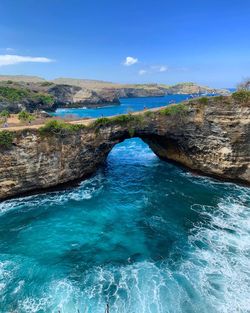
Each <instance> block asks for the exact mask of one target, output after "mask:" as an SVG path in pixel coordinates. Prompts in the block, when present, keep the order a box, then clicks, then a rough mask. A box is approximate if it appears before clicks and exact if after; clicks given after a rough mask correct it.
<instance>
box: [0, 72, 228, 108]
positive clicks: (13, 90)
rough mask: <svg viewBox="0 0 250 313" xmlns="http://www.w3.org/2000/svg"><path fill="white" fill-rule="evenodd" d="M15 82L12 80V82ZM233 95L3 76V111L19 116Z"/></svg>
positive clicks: (189, 87)
mask: <svg viewBox="0 0 250 313" xmlns="http://www.w3.org/2000/svg"><path fill="white" fill-rule="evenodd" d="M11 78H12V80H11ZM204 93H205V94H209V93H210V94H211V93H216V94H222V95H225V94H229V92H228V91H227V90H223V89H213V88H208V87H203V86H199V85H197V84H193V83H182V84H177V85H174V86H167V85H160V84H115V83H109V82H103V81H92V80H82V79H67V78H60V79H56V80H54V81H46V80H43V79H42V78H39V77H32V76H31V77H29V76H13V77H12V76H0V111H1V110H3V109H8V110H9V111H10V112H13V113H17V112H19V111H20V110H22V109H26V110H28V111H34V110H55V109H56V108H58V107H82V106H86V107H91V106H99V105H108V104H119V103H120V101H119V98H121V97H123V98H131V97H161V96H164V95H166V94H204Z"/></svg>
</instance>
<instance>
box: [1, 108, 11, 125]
mask: <svg viewBox="0 0 250 313" xmlns="http://www.w3.org/2000/svg"><path fill="white" fill-rule="evenodd" d="M9 117H10V113H9V111H8V110H3V111H1V112H0V118H1V119H2V120H3V122H4V123H6V122H7V120H8V118H9Z"/></svg>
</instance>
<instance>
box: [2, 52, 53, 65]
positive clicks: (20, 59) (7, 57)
mask: <svg viewBox="0 0 250 313" xmlns="http://www.w3.org/2000/svg"><path fill="white" fill-rule="evenodd" d="M30 62H32V63H50V62H53V60H52V59H49V58H46V57H31V56H22V55H15V54H2V55H0V66H7V65H14V64H19V63H30Z"/></svg>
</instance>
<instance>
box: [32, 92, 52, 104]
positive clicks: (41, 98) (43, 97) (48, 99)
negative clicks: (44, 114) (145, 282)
mask: <svg viewBox="0 0 250 313" xmlns="http://www.w3.org/2000/svg"><path fill="white" fill-rule="evenodd" d="M34 100H37V102H39V103H41V104H43V105H52V104H53V103H54V101H55V99H54V97H53V96H51V95H47V94H42V93H38V94H36V95H35V96H34Z"/></svg>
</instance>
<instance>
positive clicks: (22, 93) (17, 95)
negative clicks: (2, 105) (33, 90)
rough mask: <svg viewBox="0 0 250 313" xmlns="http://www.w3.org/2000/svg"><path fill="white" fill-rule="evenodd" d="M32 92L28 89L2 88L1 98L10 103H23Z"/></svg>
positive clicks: (0, 88)
mask: <svg viewBox="0 0 250 313" xmlns="http://www.w3.org/2000/svg"><path fill="white" fill-rule="evenodd" d="M29 94H30V92H29V91H28V90H26V89H17V88H12V87H4V86H1V87H0V96H1V97H3V98H4V99H6V100H8V101H10V102H17V101H21V100H22V99H23V98H25V97H27V96H28V95H29Z"/></svg>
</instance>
